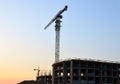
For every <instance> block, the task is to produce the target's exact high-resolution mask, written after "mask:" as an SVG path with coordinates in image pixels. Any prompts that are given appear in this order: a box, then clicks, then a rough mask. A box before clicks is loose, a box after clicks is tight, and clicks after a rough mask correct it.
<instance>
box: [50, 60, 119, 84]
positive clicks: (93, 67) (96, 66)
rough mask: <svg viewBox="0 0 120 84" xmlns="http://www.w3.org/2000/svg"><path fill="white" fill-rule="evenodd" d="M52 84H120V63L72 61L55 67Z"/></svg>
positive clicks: (59, 63)
mask: <svg viewBox="0 0 120 84" xmlns="http://www.w3.org/2000/svg"><path fill="white" fill-rule="evenodd" d="M52 66H53V81H52V82H53V83H52V84H120V63H117V62H108V61H100V60H92V59H70V60H64V61H60V62H57V63H54V64H53V65H52Z"/></svg>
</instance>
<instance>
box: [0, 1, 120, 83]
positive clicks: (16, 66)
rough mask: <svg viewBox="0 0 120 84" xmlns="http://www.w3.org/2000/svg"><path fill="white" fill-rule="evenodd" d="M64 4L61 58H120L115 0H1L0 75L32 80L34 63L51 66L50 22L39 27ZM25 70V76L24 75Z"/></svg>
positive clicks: (119, 24)
mask: <svg viewBox="0 0 120 84" xmlns="http://www.w3.org/2000/svg"><path fill="white" fill-rule="evenodd" d="M65 5H68V11H66V12H64V13H63V14H62V15H63V19H62V23H61V25H62V27H61V38H60V49H61V50H60V59H67V58H73V57H76V58H92V59H101V60H103V59H104V60H110V61H118V62H120V0H1V1H0V46H1V47H0V62H1V63H0V66H1V68H2V69H3V71H1V72H0V74H3V75H1V76H0V78H13V79H14V78H20V79H23V80H24V79H25V78H28V79H30V78H31V79H32V78H35V72H34V71H33V68H35V67H37V66H40V68H41V69H51V65H52V63H53V62H54V59H55V58H54V52H55V49H54V48H55V31H54V29H55V28H54V25H55V23H53V24H51V25H50V26H49V28H48V29H47V30H44V27H45V26H46V25H47V24H48V22H49V21H50V20H51V19H52V18H53V17H54V16H55V15H56V13H57V12H58V11H59V10H60V9H63V8H64V6H65ZM8 69H9V72H8V73H6V72H5V71H7V70H8ZM13 70H16V74H15V75H12V74H13V73H11V72H12V71H13ZM18 73H21V74H18ZM24 73H28V74H29V75H28V74H26V77H23V76H24V75H23V74H24ZM6 74H9V75H6ZM30 76H31V77H30ZM8 84H10V83H8ZM12 84H13V83H12ZM15 84H16V83H15Z"/></svg>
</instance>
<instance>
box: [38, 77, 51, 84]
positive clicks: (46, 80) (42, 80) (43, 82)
mask: <svg viewBox="0 0 120 84" xmlns="http://www.w3.org/2000/svg"><path fill="white" fill-rule="evenodd" d="M36 81H37V83H39V84H52V76H51V75H43V76H39V77H37V80H36Z"/></svg>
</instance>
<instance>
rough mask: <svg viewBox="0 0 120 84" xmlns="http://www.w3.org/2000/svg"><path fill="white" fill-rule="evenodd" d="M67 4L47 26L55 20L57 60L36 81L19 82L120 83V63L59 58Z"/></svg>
mask: <svg viewBox="0 0 120 84" xmlns="http://www.w3.org/2000/svg"><path fill="white" fill-rule="evenodd" d="M64 11H67V6H65V7H64V8H63V9H62V10H60V11H59V12H58V13H57V14H56V15H55V17H54V18H53V19H52V20H51V21H50V22H49V23H48V24H47V26H45V29H46V28H48V27H49V26H50V25H51V24H52V23H53V22H55V23H56V25H55V32H56V40H55V62H54V63H53V64H52V71H51V73H49V74H46V73H45V74H39V73H41V70H40V69H39V68H38V69H35V70H37V72H38V74H37V77H36V80H35V81H23V82H21V83H18V84H120V63H119V62H113V61H103V60H94V59H81V58H80V59H67V60H62V61H61V60H59V57H60V55H59V52H60V49H59V47H60V27H61V24H60V23H61V19H62V15H61V14H62V13H63V12H64Z"/></svg>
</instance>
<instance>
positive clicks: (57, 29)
mask: <svg viewBox="0 0 120 84" xmlns="http://www.w3.org/2000/svg"><path fill="white" fill-rule="evenodd" d="M64 11H67V6H65V7H64V8H63V9H62V10H60V11H59V12H58V13H57V14H56V16H55V17H54V18H53V19H52V20H51V21H50V22H49V23H48V24H47V25H46V26H45V28H44V29H46V28H47V27H49V26H50V25H51V24H52V23H53V22H54V21H55V23H56V25H55V32H56V39H55V62H59V57H60V27H61V25H60V23H61V20H60V19H62V15H61V14H62V13H63V12H64Z"/></svg>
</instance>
